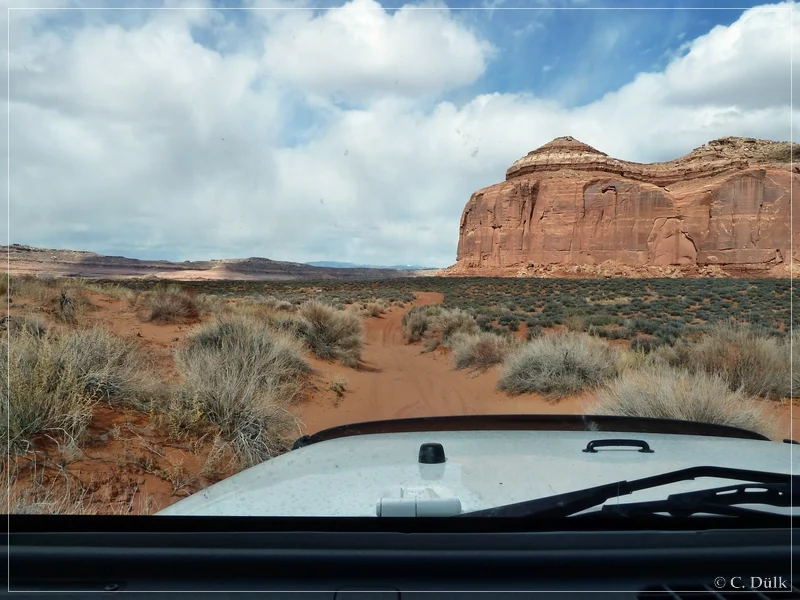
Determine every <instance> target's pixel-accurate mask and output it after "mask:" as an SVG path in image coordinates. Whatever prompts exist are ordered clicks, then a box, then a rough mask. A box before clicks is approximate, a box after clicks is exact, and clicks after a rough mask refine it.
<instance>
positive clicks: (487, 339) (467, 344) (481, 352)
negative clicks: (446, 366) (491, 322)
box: [449, 331, 514, 369]
mask: <svg viewBox="0 0 800 600" xmlns="http://www.w3.org/2000/svg"><path fill="white" fill-rule="evenodd" d="M513 343H514V341H513V340H512V339H510V338H509V337H507V336H500V335H497V334H494V333H486V332H483V331H482V332H480V333H464V332H458V333H455V334H453V335H452V336H450V340H449V345H450V348H451V350H453V358H454V360H455V367H456V369H466V368H467V367H475V368H478V369H486V368H488V367H491V366H493V365H497V364H500V363H501V362H503V360H504V359H505V357H506V355H507V354H508V352H509V350H510V349H511V348H512V346H513Z"/></svg>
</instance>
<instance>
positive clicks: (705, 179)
mask: <svg viewBox="0 0 800 600" xmlns="http://www.w3.org/2000/svg"><path fill="white" fill-rule="evenodd" d="M792 153H794V156H792ZM798 157H800V145H798V144H795V145H794V147H791V145H790V144H789V143H786V142H771V141H765V140H756V139H752V138H723V139H719V140H715V141H712V142H709V143H708V144H706V145H704V146H702V147H700V148H697V149H695V150H694V151H692V152H691V153H689V154H687V155H686V156H683V157H681V158H678V159H676V160H672V161H669V162H664V163H653V164H639V163H631V162H627V161H623V160H617V159H615V158H612V157H610V156H608V155H606V154H604V153H602V152H599V151H598V150H595V149H594V148H592V147H591V146H588V145H586V144H583V143H581V142H579V141H578V140H575V139H574V138H571V137H561V138H556V139H555V140H553V141H551V142H549V143H547V144H545V145H544V146H542V147H541V148H538V149H536V150H533V151H532V152H529V153H528V154H527V155H526V156H524V157H523V158H521V159H519V160H518V161H516V162H515V163H514V164H513V165H511V167H510V168H509V169H508V171H507V172H506V180H505V181H504V182H502V183H498V184H495V185H492V186H489V187H487V188H484V189H482V190H478V191H477V192H475V193H474V194H473V195H472V197H471V198H470V200H469V202H467V205H466V207H465V208H464V212H463V214H462V216H461V226H460V232H459V242H458V255H457V261H458V262H457V264H456V265H454V267H451V268H450V269H448V272H449V273H451V274H459V273H460V274H467V273H476V274H479V273H487V274H488V273H489V272H492V271H494V272H497V273H498V274H506V271H508V270H514V269H519V268H520V267H523V268H541V267H542V266H545V265H565V266H566V265H598V264H600V263H606V262H608V263H609V264H616V265H627V266H637V267H668V266H671V265H677V266H683V267H686V268H694V269H696V270H698V271H702V270H703V268H705V267H708V266H718V267H721V268H726V269H730V268H735V269H751V268H755V269H757V268H761V269H765V268H774V267H776V266H780V265H785V264H787V262H788V261H789V260H791V259H792V257H790V249H791V246H792V243H791V239H792V235H793V234H792V232H793V231H794V232H795V233H794V235H795V236H800V210H798V211H796V214H795V215H794V220H795V222H794V223H792V222H791V218H790V214H791V211H790V195H791V191H792V189H793V190H794V191H795V192H797V193H800V174H799V173H800V168H798V167H797V166H795V167H794V168H792V167H791V165H790V160H792V158H794V159H795V160H797V159H798ZM798 197H800V196H798ZM795 241H796V242H800V237H796V239H795ZM796 246H797V248H798V250H800V244H796ZM698 274H703V273H702V272H698Z"/></svg>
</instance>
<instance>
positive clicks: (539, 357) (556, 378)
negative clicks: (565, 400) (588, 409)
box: [498, 333, 616, 398]
mask: <svg viewBox="0 0 800 600" xmlns="http://www.w3.org/2000/svg"><path fill="white" fill-rule="evenodd" d="M615 372H616V365H615V353H614V350H613V349H612V348H611V347H609V345H608V344H607V343H606V342H603V341H601V340H598V339H596V338H593V337H591V336H589V335H587V334H575V333H562V334H558V335H552V336H543V337H540V338H537V339H534V340H532V341H530V342H528V343H526V344H525V345H523V346H521V347H520V348H518V349H516V350H514V351H513V352H511V353H510V354H509V355H508V358H507V359H506V361H505V363H504V365H503V370H502V373H501V376H500V380H499V382H498V387H499V389H501V390H504V391H507V392H510V393H512V394H522V393H526V392H538V393H540V394H545V395H547V396H551V397H553V398H560V397H563V396H566V395H567V394H570V393H574V392H578V391H580V390H583V389H584V388H587V387H590V386H594V385H597V384H599V383H601V382H602V381H604V380H605V379H607V378H608V377H611V376H613V375H614V374H615Z"/></svg>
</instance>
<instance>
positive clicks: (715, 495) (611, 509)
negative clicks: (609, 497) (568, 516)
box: [602, 482, 800, 517]
mask: <svg viewBox="0 0 800 600" xmlns="http://www.w3.org/2000/svg"><path fill="white" fill-rule="evenodd" d="M739 504H763V505H768V506H782V507H789V506H792V507H794V506H800V497H798V498H797V499H795V498H794V495H793V494H792V486H791V482H787V483H743V484H739V485H729V486H726V487H719V488H713V489H710V490H699V491H697V492H683V493H680V494H671V495H669V496H667V498H666V499H664V500H654V501H651V502H631V503H628V504H610V505H609V504H606V505H605V506H603V508H602V512H603V513H605V514H614V515H620V516H627V517H633V516H642V515H653V514H657V513H668V514H670V515H672V516H673V517H691V516H692V515H694V514H697V513H706V514H715V515H727V516H732V517H738V516H748V515H763V514H764V511H761V510H757V509H752V508H742V507H740V506H737V505H739ZM770 514H772V513H770ZM776 516H780V515H776ZM787 516H788V515H787Z"/></svg>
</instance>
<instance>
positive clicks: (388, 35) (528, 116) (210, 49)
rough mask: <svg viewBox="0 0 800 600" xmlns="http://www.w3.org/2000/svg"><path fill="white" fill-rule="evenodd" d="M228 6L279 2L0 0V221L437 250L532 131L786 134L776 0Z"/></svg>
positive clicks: (392, 259) (226, 244)
mask: <svg viewBox="0 0 800 600" xmlns="http://www.w3.org/2000/svg"><path fill="white" fill-rule="evenodd" d="M42 1H43V2H47V3H48V4H49V5H51V6H53V7H60V6H73V7H75V6H83V7H87V6H102V4H101V3H100V2H92V1H90V0H83V1H82V2H81V3H75V2H70V1H69V0H42ZM19 5H24V4H21V3H20V4H19ZM126 5H130V3H126ZM202 5H203V3H202V0H198V1H197V2H192V1H190V0H167V4H166V6H182V7H200V6H202ZM250 5H256V6H270V7H280V6H292V7H300V6H302V5H300V4H299V3H297V2H289V1H287V0H247V3H246V4H244V5H243V4H240V3H222V2H210V1H209V2H206V7H207V8H209V9H207V10H201V9H198V10H180V11H153V10H140V11H49V12H36V11H29V10H25V11H22V10H19V11H16V10H15V11H11V13H10V15H11V23H10V31H11V40H10V44H9V45H10V47H11V56H10V60H9V62H10V64H11V71H10V77H11V90H12V93H11V96H12V98H11V99H12V103H11V130H10V135H9V139H10V140H11V144H10V147H9V148H7V149H6V150H7V152H10V155H11V163H12V168H11V189H12V195H11V215H12V216H11V223H10V230H11V238H12V239H11V241H12V242H16V243H26V244H32V245H39V246H45V247H60V248H64V247H73V248H80V249H86V250H92V251H96V252H101V253H109V254H123V255H128V256H136V257H141V258H166V259H173V260H188V259H198V260H199V259H207V258H222V257H234V256H265V257H269V258H273V259H278V260H292V261H298V262H301V261H315V260H337V261H350V262H358V263H370V264H403V263H414V264H428V265H432V266H446V265H448V264H452V263H453V262H454V261H455V248H456V244H457V241H458V222H459V217H460V214H461V210H462V209H463V206H464V204H465V203H466V201H467V200H468V199H469V196H470V194H471V193H472V192H474V191H475V190H477V189H479V188H480V187H483V186H486V185H490V184H493V183H496V182H498V181H501V180H502V179H503V177H504V173H505V169H506V168H507V167H508V166H509V165H510V164H511V162H513V161H514V160H516V159H517V158H519V157H520V156H522V155H524V154H525V153H526V152H528V151H529V150H531V149H533V148H535V147H538V146H539V145H541V144H543V143H545V142H547V141H549V140H550V139H552V138H553V137H556V136H559V135H572V136H574V137H577V138H578V139H581V140H582V141H585V142H587V143H589V144H591V145H593V146H595V147H597V148H598V149H600V150H602V151H604V152H607V153H609V154H612V155H614V156H618V157H620V158H624V159H628V160H635V161H640V162H649V161H655V160H668V159H671V158H675V157H677V156H679V155H681V154H684V153H686V152H689V151H690V150H692V149H693V148H694V147H696V146H699V145H701V144H703V143H705V142H707V141H709V140H711V139H715V138H717V137H722V136H725V135H745V136H752V137H763V138H769V139H788V138H789V137H790V136H791V135H792V132H791V131H790V129H789V114H790V107H789V103H788V80H789V77H788V75H789V61H788V48H789V32H790V28H789V25H790V23H793V22H795V20H796V17H795V16H796V14H797V13H796V12H791V13H790V10H789V9H790V5H789V4H787V3H781V4H777V5H758V4H756V3H752V2H741V1H737V0H724V1H723V0H708V1H707V2H706V3H704V4H703V3H699V2H665V1H663V0H654V1H652V2H646V3H645V2H601V1H594V0H528V1H524V0H505V1H503V0H480V1H479V2H472V3H467V2H460V3H451V4H450V7H451V10H448V9H447V7H446V6H445V5H443V4H441V3H439V4H431V3H421V4H413V5H404V4H402V3H397V2H392V3H389V2H381V3H378V2H374V1H373V0H351V2H348V3H341V2H327V3H314V4H308V3H307V4H306V6H313V7H315V8H317V9H319V10H292V11H287V10H269V11H221V10H215V9H214V7H217V8H220V7H224V6H250ZM106 6H114V4H113V3H110V4H107V5H106ZM139 6H141V7H142V8H143V9H146V8H147V7H152V6H164V4H163V3H162V2H160V1H156V0H148V1H147V2H141V3H140V4H139ZM327 6H341V7H342V8H341V9H340V10H339V9H337V10H335V11H326V10H324V8H325V7H327ZM419 6H422V7H427V8H431V7H433V8H435V10H418V7H419ZM604 6H616V7H636V6H640V7H641V6H647V7H651V8H652V7H673V8H677V9H676V10H585V9H586V8H591V9H597V8H602V7H604ZM702 6H706V7H709V6H711V7H720V6H725V7H732V9H731V10H696V8H697V7H702ZM398 7H399V9H398V10H394V9H396V8H398ZM458 7H461V8H464V7H480V8H482V9H489V10H457V8H458ZM519 7H537V8H542V10H512V9H515V8H519ZM753 7H756V8H753ZM691 8H693V9H695V10H687V9H691ZM564 9H581V10H564ZM748 9H749V10H748ZM796 24H797V23H795V25H796ZM0 25H5V24H0ZM5 30H6V27H4V26H2V27H0V31H5ZM1 46H2V47H5V44H2V45H1ZM796 62H797V61H796ZM0 64H2V65H3V68H5V66H4V65H5V64H6V61H0ZM795 79H796V80H798V81H800V79H798V78H797V77H795ZM796 121H797V122H800V121H798V120H797V119H796ZM43 215H44V216H43Z"/></svg>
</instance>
